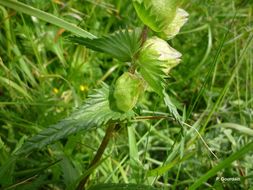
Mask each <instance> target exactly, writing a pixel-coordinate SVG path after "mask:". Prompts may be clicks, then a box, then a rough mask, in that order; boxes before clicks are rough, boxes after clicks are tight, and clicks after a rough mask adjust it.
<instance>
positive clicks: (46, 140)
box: [16, 83, 134, 155]
mask: <svg viewBox="0 0 253 190" xmlns="http://www.w3.org/2000/svg"><path fill="white" fill-rule="evenodd" d="M109 98H110V89H109V86H108V85H106V84H105V83H103V84H102V88H101V89H98V90H95V91H94V93H93V94H92V95H90V96H89V97H88V99H87V101H86V103H85V104H84V105H83V106H81V107H80V108H79V109H77V110H76V111H74V112H73V113H72V114H71V115H70V116H69V117H68V118H66V119H63V120H62V121H60V122H59V123H57V124H55V125H52V126H50V127H49V128H47V129H45V130H43V131H41V132H40V133H39V134H37V135H35V136H34V137H32V138H31V139H30V140H28V141H27V142H25V143H24V145H23V146H22V147H21V149H19V150H18V151H17V152H16V154H18V155H20V154H27V153H29V152H31V151H33V150H35V149H41V148H43V147H44V146H46V145H48V144H50V143H53V142H56V141H58V140H60V139H62V138H65V137H67V136H69V135H72V134H75V133H77V132H80V131H82V130H83V132H86V131H88V130H90V129H91V128H93V127H100V126H102V125H104V124H106V123H107V122H109V121H118V120H124V119H126V118H130V117H132V116H133V115H134V112H133V111H129V112H126V113H121V112H117V111H115V110H112V109H111V107H110V102H109Z"/></svg>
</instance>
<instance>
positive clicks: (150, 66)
mask: <svg viewBox="0 0 253 190" xmlns="http://www.w3.org/2000/svg"><path fill="white" fill-rule="evenodd" d="M163 69H164V67H163V66H162V65H161V63H160V62H159V61H156V60H154V61H152V62H151V61H147V62H142V63H141V64H140V73H141V75H142V76H143V78H144V79H145V81H147V83H148V84H149V85H150V86H151V88H152V89H153V90H154V91H155V92H156V93H157V94H159V95H160V96H163V89H164V86H165V77H166V76H165V73H164V71H163Z"/></svg>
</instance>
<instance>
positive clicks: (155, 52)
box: [138, 36, 182, 74]
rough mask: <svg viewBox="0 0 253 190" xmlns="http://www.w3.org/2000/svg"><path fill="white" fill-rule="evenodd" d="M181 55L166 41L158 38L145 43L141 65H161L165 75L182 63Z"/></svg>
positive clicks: (141, 54)
mask: <svg viewBox="0 0 253 190" xmlns="http://www.w3.org/2000/svg"><path fill="white" fill-rule="evenodd" d="M181 56H182V55H181V53H180V52H178V51H177V50H175V49H174V48H172V47H171V46H170V45H169V44H168V43H167V42H166V41H165V40H163V39H161V38H158V37H156V36H154V37H151V38H149V39H147V40H146V41H145V43H144V44H143V46H142V49H141V50H140V52H139V60H138V61H139V63H140V66H141V64H147V63H150V64H152V63H154V62H156V63H159V64H160V65H161V66H162V67H163V71H164V73H165V74H168V73H169V71H170V70H171V69H172V68H173V67H175V66H176V65H177V64H179V63H180V58H181Z"/></svg>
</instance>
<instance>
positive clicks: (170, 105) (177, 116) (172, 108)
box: [163, 91, 182, 124]
mask: <svg viewBox="0 0 253 190" xmlns="http://www.w3.org/2000/svg"><path fill="white" fill-rule="evenodd" d="M163 96H164V98H163V100H164V102H165V105H166V106H167V107H168V109H169V111H170V113H171V114H172V116H173V117H174V119H175V120H176V121H177V122H179V123H180V124H181V123H182V117H181V116H180V114H179V113H178V111H177V107H176V106H175V105H174V104H173V103H172V101H171V99H170V97H169V95H168V94H167V93H166V92H165V91H163Z"/></svg>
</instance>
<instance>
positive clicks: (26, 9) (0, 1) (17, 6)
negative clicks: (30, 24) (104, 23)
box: [0, 0, 96, 38]
mask: <svg viewBox="0 0 253 190" xmlns="http://www.w3.org/2000/svg"><path fill="white" fill-rule="evenodd" d="M0 5H3V6H5V7H8V8H11V9H14V10H16V11H19V12H21V13H25V14H28V15H31V16H35V17H37V18H39V19H41V20H44V21H46V22H49V23H51V24H53V25H56V26H58V27H61V28H64V29H65V30H68V31H70V32H72V33H73V34H75V35H78V36H81V37H84V38H96V36H94V35H93V34H91V33H89V32H87V31H85V30H83V29H81V28H79V27H77V26H75V25H74V24H72V23H69V22H67V21H65V20H63V19H60V18H58V17H56V16H54V15H52V14H49V13H47V12H44V11H41V10H39V9H36V8H34V7H31V6H29V5H26V4H24V3H21V2H18V1H12V0H0Z"/></svg>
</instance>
